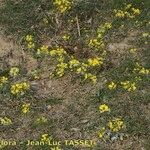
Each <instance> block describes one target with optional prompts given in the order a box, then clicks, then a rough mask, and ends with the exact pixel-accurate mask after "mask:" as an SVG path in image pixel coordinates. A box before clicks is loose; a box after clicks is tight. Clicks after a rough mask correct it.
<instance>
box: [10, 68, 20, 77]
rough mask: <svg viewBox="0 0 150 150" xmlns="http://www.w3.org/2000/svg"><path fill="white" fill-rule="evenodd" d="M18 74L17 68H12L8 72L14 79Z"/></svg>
mask: <svg viewBox="0 0 150 150" xmlns="http://www.w3.org/2000/svg"><path fill="white" fill-rule="evenodd" d="M18 73H19V68H17V67H12V68H11V69H10V71H9V74H10V76H12V77H15V76H17V75H18Z"/></svg>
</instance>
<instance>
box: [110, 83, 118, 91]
mask: <svg viewBox="0 0 150 150" xmlns="http://www.w3.org/2000/svg"><path fill="white" fill-rule="evenodd" d="M116 87H117V84H115V83H114V82H111V83H110V84H109V85H108V88H109V89H110V90H113V89H116Z"/></svg>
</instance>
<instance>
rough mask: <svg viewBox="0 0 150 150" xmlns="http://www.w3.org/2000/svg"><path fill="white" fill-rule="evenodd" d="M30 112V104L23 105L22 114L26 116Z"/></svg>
mask: <svg viewBox="0 0 150 150" xmlns="http://www.w3.org/2000/svg"><path fill="white" fill-rule="evenodd" d="M29 111H30V103H26V104H23V105H22V112H23V113H24V114H26V113H28V112H29Z"/></svg>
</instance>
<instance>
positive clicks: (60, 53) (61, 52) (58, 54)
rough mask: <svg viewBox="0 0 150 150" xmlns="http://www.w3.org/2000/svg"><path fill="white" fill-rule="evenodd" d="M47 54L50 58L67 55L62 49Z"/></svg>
mask: <svg viewBox="0 0 150 150" xmlns="http://www.w3.org/2000/svg"><path fill="white" fill-rule="evenodd" d="M49 54H50V56H52V57H54V56H63V55H65V54H67V52H66V51H65V50H64V49H63V48H62V47H59V48H56V49H53V50H51V51H50V52H49Z"/></svg>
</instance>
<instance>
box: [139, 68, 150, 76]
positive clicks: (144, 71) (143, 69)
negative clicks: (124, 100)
mask: <svg viewBox="0 0 150 150" xmlns="http://www.w3.org/2000/svg"><path fill="white" fill-rule="evenodd" d="M149 72H150V71H149V70H148V69H145V68H144V67H142V68H141V69H140V71H139V73H141V74H146V75H148V74H149Z"/></svg>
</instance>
